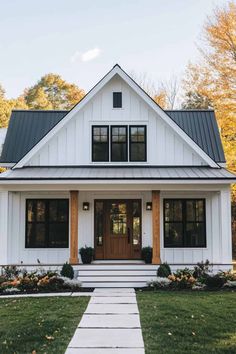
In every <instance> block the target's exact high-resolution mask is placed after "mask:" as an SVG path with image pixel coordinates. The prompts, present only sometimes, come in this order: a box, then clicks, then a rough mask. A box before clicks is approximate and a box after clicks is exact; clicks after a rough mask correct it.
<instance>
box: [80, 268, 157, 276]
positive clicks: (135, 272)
mask: <svg viewBox="0 0 236 354" xmlns="http://www.w3.org/2000/svg"><path fill="white" fill-rule="evenodd" d="M156 274H157V272H156V269H151V270H148V269H140V270H138V269H137V270H129V269H127V270H122V269H116V270H110V269H109V270H103V269H102V270H99V269H98V270H79V273H78V276H80V277H82V276H94V277H96V276H116V277H117V276H122V275H124V276H150V275H153V276H156Z"/></svg>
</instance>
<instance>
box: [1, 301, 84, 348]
mask: <svg viewBox="0 0 236 354" xmlns="http://www.w3.org/2000/svg"><path fill="white" fill-rule="evenodd" d="M88 301H89V298H88V297H74V298H73V297H52V298H50V297H47V298H26V299H22V298H21V299H15V298H12V299H0V353H1V354H8V353H9V354H28V353H29V354H31V353H33V354H36V353H37V354H38V353H44V354H49V353H50V354H51V353H57V354H60V353H63V354H64V352H65V349H66V347H67V345H68V343H69V341H70V339H71V337H72V336H73V333H74V331H75V329H76V326H77V325H78V323H79V321H80V318H81V317H82V315H83V312H84V311H85V308H86V306H87V304H88Z"/></svg>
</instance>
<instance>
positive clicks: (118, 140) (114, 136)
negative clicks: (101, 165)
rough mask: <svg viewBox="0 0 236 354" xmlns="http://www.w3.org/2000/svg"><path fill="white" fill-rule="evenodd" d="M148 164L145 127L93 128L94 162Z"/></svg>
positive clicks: (100, 126) (101, 126) (106, 126)
mask: <svg viewBox="0 0 236 354" xmlns="http://www.w3.org/2000/svg"><path fill="white" fill-rule="evenodd" d="M108 161H111V162H128V161H130V162H146V161H147V127H146V126H145V125H130V126H127V125H111V126H108V125H94V126H92V162H108Z"/></svg>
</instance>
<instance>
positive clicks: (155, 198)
mask: <svg viewBox="0 0 236 354" xmlns="http://www.w3.org/2000/svg"><path fill="white" fill-rule="evenodd" d="M152 252H153V253H152V264H160V263H161V258H160V191H152Z"/></svg>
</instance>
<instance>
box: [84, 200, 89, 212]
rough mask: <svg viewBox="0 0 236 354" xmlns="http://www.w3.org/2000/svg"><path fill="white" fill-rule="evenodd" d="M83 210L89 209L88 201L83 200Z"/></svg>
mask: <svg viewBox="0 0 236 354" xmlns="http://www.w3.org/2000/svg"><path fill="white" fill-rule="evenodd" d="M83 210H85V211H88V210H89V203H88V202H83Z"/></svg>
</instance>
